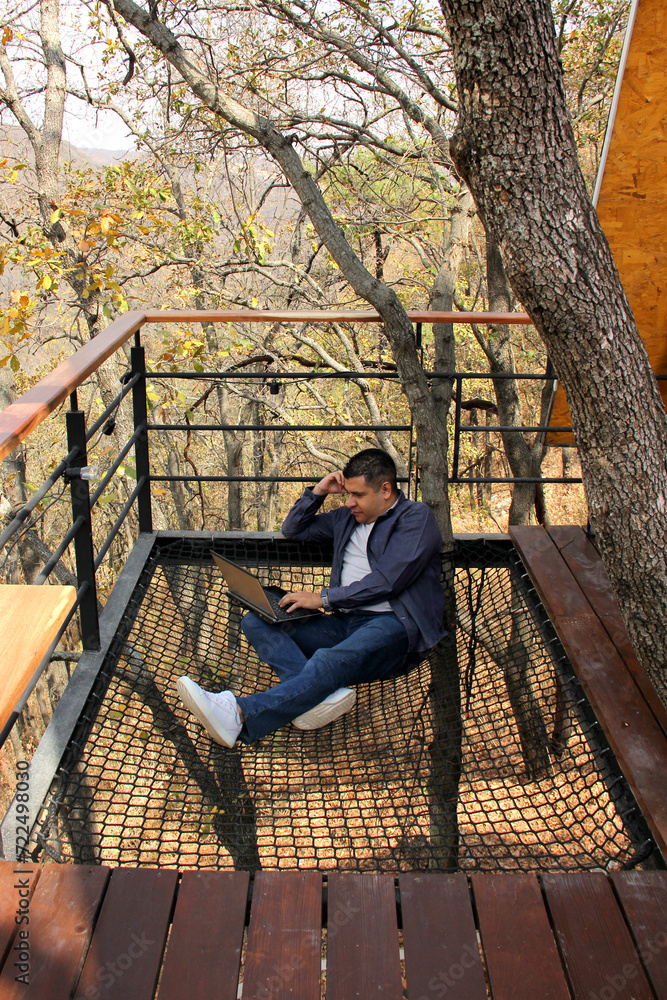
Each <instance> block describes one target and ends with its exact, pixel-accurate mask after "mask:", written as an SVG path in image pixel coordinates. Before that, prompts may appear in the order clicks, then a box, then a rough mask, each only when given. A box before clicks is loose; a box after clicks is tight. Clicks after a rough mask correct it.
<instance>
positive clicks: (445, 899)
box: [399, 874, 487, 1000]
mask: <svg viewBox="0 0 667 1000" xmlns="http://www.w3.org/2000/svg"><path fill="white" fill-rule="evenodd" d="M399 886H400V892H401V910H402V913H403V943H404V948H405V975H406V980H407V986H408V996H409V997H440V996H443V997H444V996H447V995H450V996H455V997H456V1000H487V994H486V983H485V981H484V971H483V969H482V963H481V958H480V952H479V945H478V943H477V931H476V928H475V918H474V915H473V910H472V899H471V896H470V890H469V888H468V880H467V878H466V876H465V875H423V874H419V875H401V876H400V877H399Z"/></svg>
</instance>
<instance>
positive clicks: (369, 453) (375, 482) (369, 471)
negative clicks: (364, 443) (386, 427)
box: [343, 448, 396, 493]
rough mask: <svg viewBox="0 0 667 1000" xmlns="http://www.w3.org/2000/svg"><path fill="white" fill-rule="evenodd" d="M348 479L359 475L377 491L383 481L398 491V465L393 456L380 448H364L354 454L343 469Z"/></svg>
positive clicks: (393, 491) (392, 490)
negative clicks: (395, 463)
mask: <svg viewBox="0 0 667 1000" xmlns="http://www.w3.org/2000/svg"><path fill="white" fill-rule="evenodd" d="M343 475H344V477H345V478H346V479H356V478H357V477H359V478H361V477H362V476H363V478H364V479H365V480H366V483H367V485H368V486H370V487H371V489H372V490H374V491H375V492H376V493H377V492H378V490H379V489H380V487H381V486H382V484H383V483H389V485H390V486H391V492H392V493H395V492H396V466H395V465H394V460H393V458H392V457H391V456H390V455H388V454H387V452H386V451H382V450H381V449H380V448H364V450H363V451H360V452H358V454H356V455H353V456H352V458H351V459H349V461H348V463H347V465H346V466H345V468H344V469H343Z"/></svg>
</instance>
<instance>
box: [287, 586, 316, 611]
mask: <svg viewBox="0 0 667 1000" xmlns="http://www.w3.org/2000/svg"><path fill="white" fill-rule="evenodd" d="M280 607H281V608H285V609H286V610H287V613H288V614H289V612H290V611H294V609H295V608H308V610H309V611H314V610H316V609H317V608H321V607H322V598H321V597H320V595H319V594H315V593H313V591H312V590H297V591H295V592H294V593H293V594H285V596H284V597H283V598H282V599H281V601H280Z"/></svg>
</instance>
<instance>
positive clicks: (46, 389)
mask: <svg viewBox="0 0 667 1000" xmlns="http://www.w3.org/2000/svg"><path fill="white" fill-rule="evenodd" d="M143 323H144V314H143V313H142V312H137V311H134V312H127V313H125V315H124V316H119V318H118V319H117V320H114V322H113V323H112V324H111V325H110V326H108V327H107V328H106V330H103V331H102V333H100V334H98V335H97V337H95V338H94V339H93V340H89V341H88V343H87V344H84V346H83V347H80V348H79V350H78V351H76V353H75V354H73V355H72V356H71V357H70V358H67V360H66V361H63V363H62V364H60V365H58V366H57V367H56V368H54V369H53V371H51V372H49V374H48V375H46V376H45V377H44V378H43V379H40V381H39V382H38V383H37V385H34V386H33V387H32V389H29V390H28V391H27V392H25V393H24V394H23V395H22V396H21V397H20V398H19V399H17V400H16V402H14V403H11V404H10V405H9V406H8V407H6V408H5V409H4V410H3V411H2V413H0V459H3V458H4V457H5V456H6V455H9V453H10V451H13V450H14V448H16V446H17V445H18V444H20V443H21V441H23V440H25V438H27V437H28V435H29V434H30V433H31V432H32V431H34V429H35V427H38V426H39V424H41V423H42V421H43V420H46V418H47V417H48V415H49V414H50V413H53V411H54V410H55V409H56V407H58V406H60V404H61V403H62V402H63V401H64V400H65V399H67V397H68V396H69V394H70V393H71V392H73V391H74V389H76V388H77V387H78V386H80V385H81V383H82V382H85V380H86V379H87V378H88V376H89V375H91V374H92V372H94V371H96V370H97V369H98V368H99V367H100V365H101V364H102V362H104V361H106V359H107V358H109V357H111V355H112V354H113V353H114V352H115V351H117V350H118V348H119V347H120V346H121V345H122V344H124V343H125V341H126V340H129V339H130V337H131V336H132V334H133V333H135V332H136V331H137V330H139V329H140V328H141V326H142V324H143Z"/></svg>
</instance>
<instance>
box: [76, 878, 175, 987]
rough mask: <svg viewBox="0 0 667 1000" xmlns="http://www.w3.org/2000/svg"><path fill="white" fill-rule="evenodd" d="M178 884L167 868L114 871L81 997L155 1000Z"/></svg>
mask: <svg viewBox="0 0 667 1000" xmlns="http://www.w3.org/2000/svg"><path fill="white" fill-rule="evenodd" d="M177 884H178V872H177V871H173V870H171V871H170V870H169V869H166V868H165V869H162V870H161V871H158V870H157V869H155V868H116V869H114V871H113V872H112V873H111V879H110V881H109V886H108V888H107V892H106V895H105V897H104V902H103V904H102V909H101V911H100V915H99V918H98V920H97V924H96V925H95V933H94V934H93V939H92V941H91V943H90V947H89V949H88V954H87V955H86V961H85V964H84V967H83V971H82V973H81V978H80V979H79V983H78V986H77V990H76V992H77V996H81V997H95V996H96V995H97V994H101V995H102V996H103V998H104V1000H152V997H153V995H154V992H155V986H156V983H157V977H158V972H159V971H160V964H161V960H162V952H163V950H164V943H165V941H166V938H167V931H168V930H169V918H170V916H171V908H172V901H173V898H174V894H175V892H176V886H177Z"/></svg>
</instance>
